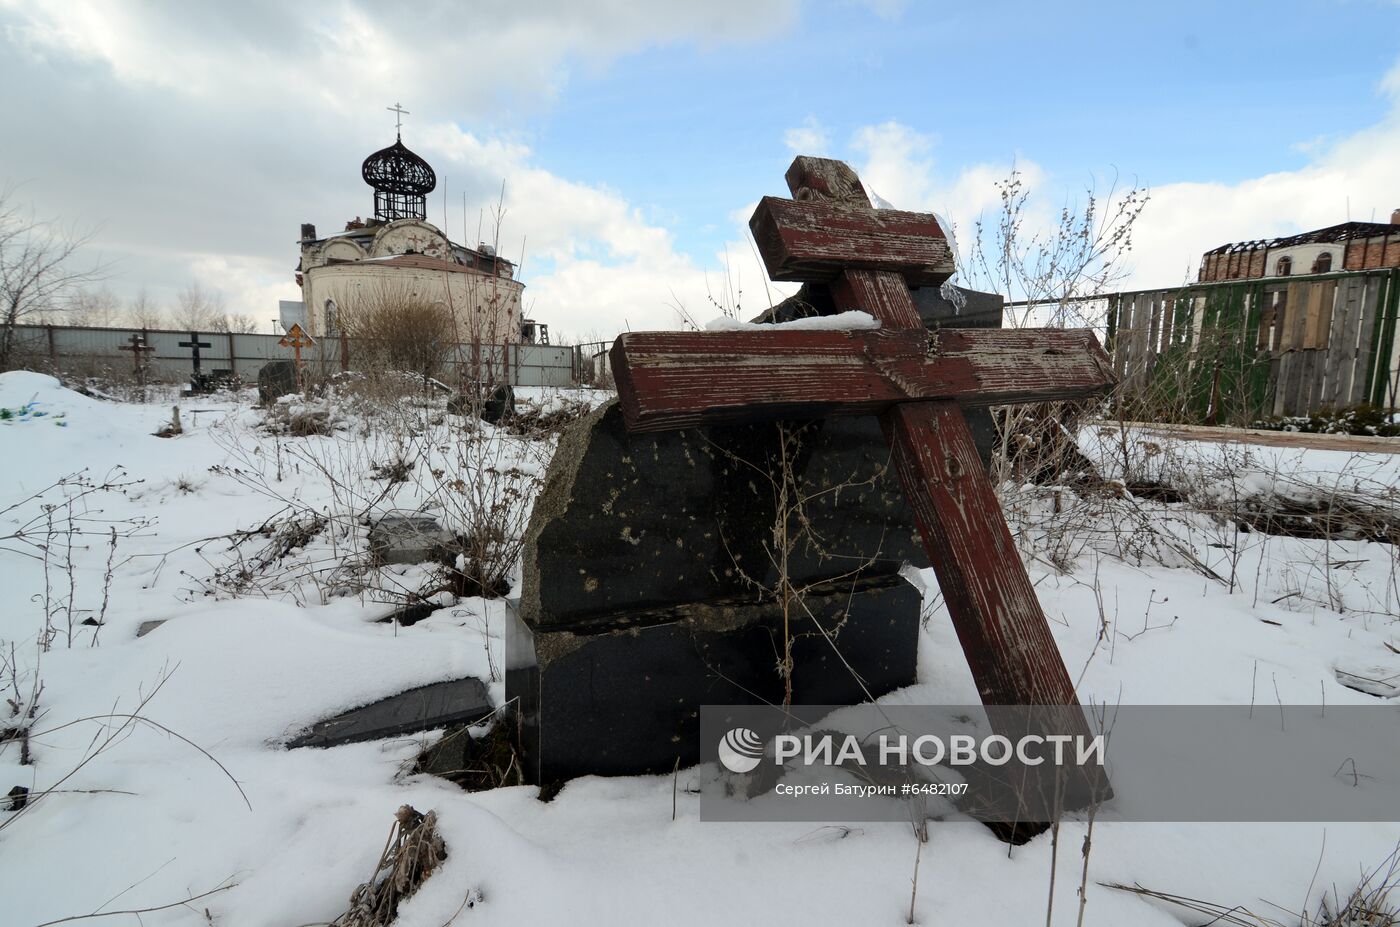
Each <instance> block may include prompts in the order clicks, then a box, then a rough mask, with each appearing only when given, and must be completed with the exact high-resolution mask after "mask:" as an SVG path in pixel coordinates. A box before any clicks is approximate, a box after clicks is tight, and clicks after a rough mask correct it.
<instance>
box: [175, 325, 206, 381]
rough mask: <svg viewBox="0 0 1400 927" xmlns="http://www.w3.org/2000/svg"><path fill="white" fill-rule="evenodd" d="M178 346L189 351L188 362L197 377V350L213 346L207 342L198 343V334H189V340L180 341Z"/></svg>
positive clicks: (198, 359)
mask: <svg viewBox="0 0 1400 927" xmlns="http://www.w3.org/2000/svg"><path fill="white" fill-rule="evenodd" d="M179 345H180V347H182V348H189V349H190V361H191V362H192V363H193V364H194V375H195V376H196V377H197V376H199V361H200V358H199V349H200V348H208V347H213V345H211V344H210V343H209V342H207V341H200V340H199V332H190V340H189V341H181V342H179Z"/></svg>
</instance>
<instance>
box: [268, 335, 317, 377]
mask: <svg viewBox="0 0 1400 927" xmlns="http://www.w3.org/2000/svg"><path fill="white" fill-rule="evenodd" d="M277 343H278V344H280V345H281V346H282V347H284V348H291V349H292V350H293V351H294V352H295V354H296V363H297V387H298V388H300V387H301V349H302V348H309V347H313V346H314V345H315V344H316V340H315V339H314V338H312V337H311V336H310V335H308V334H307V333H306V330H305V329H303V328H302V327H301V323H300V322H293V323H292V327H291V328H289V329H287V333H286V334H285V335H283V336H282V337H281V339H279V340H278V342H277Z"/></svg>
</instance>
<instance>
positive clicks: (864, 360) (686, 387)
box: [610, 329, 1113, 431]
mask: <svg viewBox="0 0 1400 927" xmlns="http://www.w3.org/2000/svg"><path fill="white" fill-rule="evenodd" d="M610 359H611V362H612V369H613V372H614V377H615V379H616V380H617V383H618V394H619V399H620V401H621V404H622V413H623V418H624V420H625V421H626V423H627V425H628V427H629V428H630V429H632V430H633V431H664V430H668V429H673V428H686V427H690V426H694V425H711V424H718V423H722V422H741V421H760V420H763V419H776V418H823V417H826V416H833V415H873V414H878V413H880V412H883V411H885V410H886V409H888V408H889V407H890V406H892V405H894V404H896V403H900V402H907V401H909V400H912V399H955V400H957V401H958V402H959V403H960V404H961V405H963V406H992V405H1007V404H1010V403H1023V402H1036V401H1045V400H1050V399H1082V398H1085V397H1087V396H1092V395H1095V394H1098V393H1102V392H1104V391H1106V390H1107V389H1108V388H1109V387H1110V386H1111V385H1112V384H1113V372H1112V366H1111V362H1110V361H1109V359H1108V356H1107V355H1106V354H1105V353H1104V351H1103V349H1102V348H1101V347H1099V343H1098V341H1097V339H1095V338H1094V336H1093V334H1092V333H1090V332H1087V331H1078V330H1050V331H1044V332H1041V331H1028V330H1014V329H1012V330H1002V329H943V330H941V331H937V332H932V333H928V332H925V331H923V330H922V329H920V330H917V331H911V330H894V331H884V330H882V331H821V330H817V331H781V330H775V331H742V332H718V333H692V332H634V333H628V334H625V335H622V336H621V337H620V338H619V339H618V340H617V343H616V345H615V346H614V347H613V349H612V355H611V358H610ZM716 369H723V370H724V371H725V373H724V376H723V377H716V376H715V370H716Z"/></svg>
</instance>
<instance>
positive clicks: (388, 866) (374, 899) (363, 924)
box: [331, 805, 447, 927]
mask: <svg viewBox="0 0 1400 927" xmlns="http://www.w3.org/2000/svg"><path fill="white" fill-rule="evenodd" d="M445 859H447V845H446V844H445V843H444V842H443V839H442V836H441V835H440V834H438V832H437V812H436V811H429V812H428V813H427V814H422V813H420V812H419V811H417V810H415V809H414V808H412V807H411V806H409V805H402V806H400V807H399V810H398V811H397V812H395V814H394V824H393V826H392V827H390V828H389V839H388V841H387V843H386V844H385V846H384V852H383V853H381V854H380V856H379V862H378V863H376V864H375V866H374V873H373V874H372V875H371V876H370V878H369V881H368V882H365V883H363V884H361V885H359V886H358V887H356V889H355V890H354V891H353V892H351V893H350V909H349V910H348V911H346V912H345V913H344V914H342V915H340V917H337V918H336V919H335V920H334V921H332V922H331V924H332V927H388V925H389V924H392V923H393V922H394V919H395V918H396V917H398V913H399V905H400V904H401V903H402V902H404V901H406V900H407V899H408V898H409V897H410V896H412V895H413V893H414V892H416V891H417V890H418V887H419V886H420V885H422V884H423V882H424V880H425V879H427V878H428V876H430V875H432V874H433V871H434V870H435V869H437V867H438V866H439V865H440V864H441V863H442V861H443V860H445Z"/></svg>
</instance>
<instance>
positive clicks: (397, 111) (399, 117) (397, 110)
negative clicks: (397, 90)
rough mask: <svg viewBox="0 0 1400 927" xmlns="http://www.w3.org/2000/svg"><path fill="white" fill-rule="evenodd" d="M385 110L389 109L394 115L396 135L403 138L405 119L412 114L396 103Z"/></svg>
mask: <svg viewBox="0 0 1400 927" xmlns="http://www.w3.org/2000/svg"><path fill="white" fill-rule="evenodd" d="M384 108H385V109H387V110H388V111H389V112H391V113H393V114H394V134H395V135H397V136H399V137H402V136H403V117H405V116H408V115H411V114H410V113H409V111H408V110H406V109H404V108H403V107H402V106H400V105H399V104H397V103H395V104H394V105H393V106H386V107H384Z"/></svg>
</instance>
